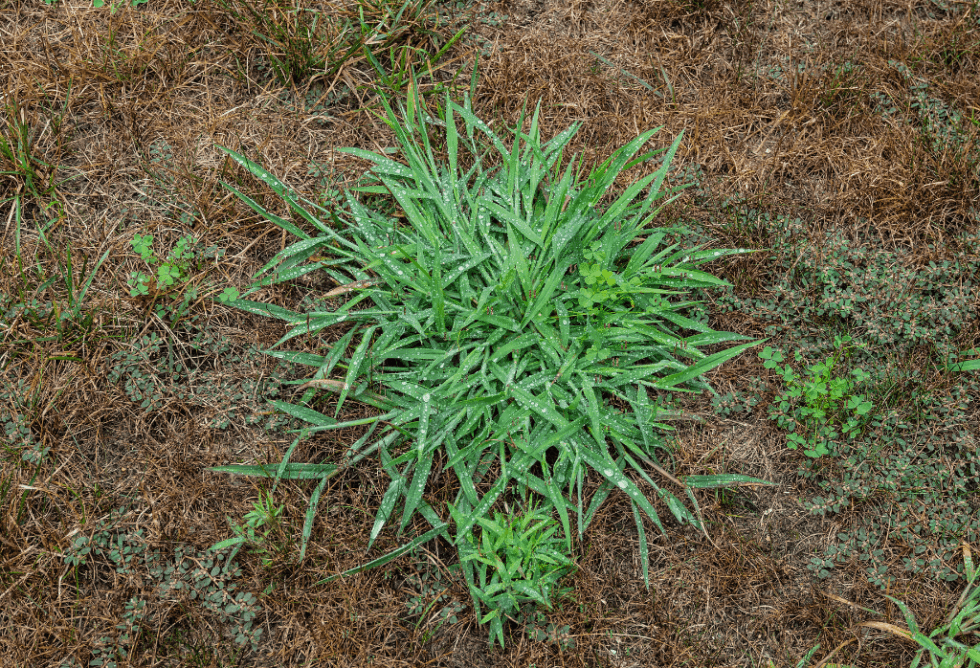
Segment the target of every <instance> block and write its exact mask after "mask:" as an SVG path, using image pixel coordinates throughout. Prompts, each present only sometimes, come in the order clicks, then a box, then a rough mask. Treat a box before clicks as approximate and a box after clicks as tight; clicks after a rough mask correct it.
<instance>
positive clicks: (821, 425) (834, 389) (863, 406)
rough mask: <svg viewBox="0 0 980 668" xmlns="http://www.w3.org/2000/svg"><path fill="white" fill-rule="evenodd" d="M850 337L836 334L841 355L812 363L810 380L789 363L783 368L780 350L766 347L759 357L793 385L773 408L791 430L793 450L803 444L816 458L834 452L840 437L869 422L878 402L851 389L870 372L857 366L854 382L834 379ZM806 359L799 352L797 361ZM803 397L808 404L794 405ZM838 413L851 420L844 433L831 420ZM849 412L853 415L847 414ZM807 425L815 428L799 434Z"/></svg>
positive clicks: (850, 435) (789, 438) (779, 420)
mask: <svg viewBox="0 0 980 668" xmlns="http://www.w3.org/2000/svg"><path fill="white" fill-rule="evenodd" d="M850 340H851V337H850V336H848V335H845V336H843V337H840V336H838V337H835V341H834V344H835V346H837V347H838V348H839V350H838V352H837V354H835V355H834V357H832V358H828V359H827V361H825V362H818V363H817V364H814V365H812V366H810V367H809V369H807V370H806V371H805V373H806V375H807V378H806V379H802V378H800V377H798V376H797V375H796V372H794V371H793V369H792V368H791V367H790V366H789V365H788V364H787V365H786V366H785V367H783V368H780V367H779V363H780V362H782V361H783V354H782V352H780V351H779V350H773V348H772V347H770V346H766V347H765V349H763V350H762V352H760V353H759V357H760V358H761V359H763V360H765V362H764V363H763V366H764V367H765V368H767V369H776V370H777V372H778V373H780V374H781V375H782V376H783V380H785V381H786V384H787V385H788V387H789V389H788V391H787V392H785V393H784V394H783V395H782V397H781V399H782V400H781V402H780V404H779V406H778V409H776V408H770V412H769V415H770V418H772V419H773V420H776V422H777V424H778V425H779V426H780V427H781V428H784V429H788V430H789V431H790V432H791V433H790V434H789V435H788V436H787V439H786V447H788V448H790V449H791V450H796V449H797V448H798V447H802V448H803V452H804V454H806V456H807V457H812V458H814V459H816V458H818V457H822V456H824V455H827V454H830V453H831V448H832V446H833V441H834V439H836V438H837V437H838V436H846V437H847V438H849V439H853V438H854V437H855V436H857V435H858V433H859V430H860V429H861V428H862V427H863V425H864V424H865V423H867V421H868V420H867V418H865V417H864V416H866V415H867V414H868V412H870V411H871V409H872V408H873V407H874V405H873V404H872V403H871V402H870V401H865V399H864V395H860V394H857V395H851V394H850V392H851V389H852V388H853V387H854V385H855V383H861V382H864V381H866V380H867V379H868V374H867V373H865V372H864V371H863V370H862V369H854V370H853V371H851V374H852V375H853V376H854V381H851V380H850V379H848V378H833V377H832V375H831V374H832V372H833V370H834V366H835V365H836V364H837V362H838V361H839V359H840V354H841V352H842V351H843V345H844V344H846V343H848V342H849V341H850ZM802 359H803V357H802V355H801V354H800V353H799V352H797V353H796V361H797V362H799V361H801V360H802ZM845 397H846V401H845V403H844V406H843V408H842V409H840V408H839V402H840V400H842V399H844V398H845ZM801 398H802V399H803V400H804V402H805V405H803V406H796V407H795V408H793V407H792V406H793V405H794V404H795V402H791V401H790V400H791V399H801ZM791 409H792V410H791ZM838 412H843V413H844V414H845V417H846V419H847V422H845V423H844V424H842V425H841V427H840V434H838V432H837V430H836V429H835V428H834V425H833V424H832V423H831V420H832V418H833V417H834V416H835V415H836V414H837V413H838ZM848 415H849V416H850V417H847V416H848ZM803 424H805V425H806V426H807V427H812V432H810V433H808V434H806V435H804V434H801V433H798V432H797V431H796V429H797V427H798V426H800V425H803Z"/></svg>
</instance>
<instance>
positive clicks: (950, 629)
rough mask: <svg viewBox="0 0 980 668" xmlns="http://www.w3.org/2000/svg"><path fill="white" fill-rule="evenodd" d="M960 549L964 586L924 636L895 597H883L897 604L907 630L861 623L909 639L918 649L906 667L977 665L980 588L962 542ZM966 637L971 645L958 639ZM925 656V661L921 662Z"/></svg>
mask: <svg viewBox="0 0 980 668" xmlns="http://www.w3.org/2000/svg"><path fill="white" fill-rule="evenodd" d="M960 546H961V548H962V550H963V561H964V566H965V571H966V573H965V575H966V588H965V589H964V590H963V593H962V594H961V595H960V598H959V600H958V601H957V602H956V605H954V606H953V608H952V610H951V611H950V613H949V616H948V617H947V619H946V623H945V624H943V625H942V626H939V627H937V628H936V629H934V630H933V631H932V632H931V633H930V634H929V635H928V636H926V635H925V634H924V633H922V631H921V630H920V629H919V625H918V624H917V623H916V621H915V616H914V615H913V614H912V612H911V611H910V610H909V609H908V606H907V605H905V604H904V603H902V602H901V601H899V600H898V599H895V598H892V597H891V596H888V597H887V598H888V599H889V600H890V601H892V602H893V603H894V604H895V605H897V606H898V608H899V610H901V611H902V615H903V616H904V617H905V622H906V624H908V629H903V628H901V627H898V626H895V625H894V624H889V623H887V622H864V623H863V624H861V626H866V627H869V628H873V629H877V630H879V631H885V632H887V633H891V634H893V635H895V636H898V637H899V638H902V639H904V640H909V641H912V642H914V643H916V644H918V645H919V647H920V648H921V649H920V650H919V651H918V652H917V653H916V655H915V658H914V659H913V660H912V664H911V665H910V666H909V668H919V666H929V667H930V668H962V667H964V666H966V667H968V668H974V667H975V666H978V665H980V642H978V641H980V587H978V586H976V581H977V576H978V574H980V572H978V570H977V569H976V568H975V567H974V565H973V555H972V551H971V549H970V545H969V544H968V543H967V542H966V541H961V544H960ZM964 636H968V637H970V638H971V639H972V641H973V643H975V644H972V646H971V645H970V644H964V643H963V642H960V639H961V638H963V637H964ZM923 659H926V661H927V663H923Z"/></svg>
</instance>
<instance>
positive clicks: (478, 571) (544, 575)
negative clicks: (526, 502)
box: [449, 505, 576, 647]
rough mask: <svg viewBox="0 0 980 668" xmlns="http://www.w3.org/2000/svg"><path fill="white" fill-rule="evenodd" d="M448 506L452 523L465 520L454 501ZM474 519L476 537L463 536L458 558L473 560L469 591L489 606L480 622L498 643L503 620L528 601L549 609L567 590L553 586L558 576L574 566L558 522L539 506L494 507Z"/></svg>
mask: <svg viewBox="0 0 980 668" xmlns="http://www.w3.org/2000/svg"><path fill="white" fill-rule="evenodd" d="M449 509H450V512H451V513H452V515H453V518H454V519H455V520H456V522H457V523H459V524H462V523H464V522H465V521H466V519H465V517H463V516H462V515H461V514H459V513H458V512H457V511H456V508H455V507H454V506H453V505H450V506H449ZM477 523H478V524H479V527H480V534H481V538H480V540H479V541H477V539H476V538H474V537H473V535H472V534H470V535H469V536H468V540H469V543H470V546H469V547H470V549H469V550H467V552H468V554H466V556H465V557H463V558H462V563H467V562H474V565H475V568H474V569H473V574H474V577H473V579H472V580H471V579H470V577H467V581H468V582H469V585H470V592H471V593H472V594H473V596H474V597H475V598H476V599H479V601H480V602H481V603H483V604H484V605H485V606H486V607H487V610H488V612H487V614H486V615H484V617H483V618H482V619H480V623H481V624H486V623H487V622H489V623H490V642H491V644H492V643H493V640H494V639H496V640H497V641H498V642H499V643H500V646H501V647H503V646H504V631H503V623H504V622H505V621H506V620H507V619H510V620H512V621H516V617H517V615H518V614H519V613H520V611H521V609H522V608H523V607H524V606H525V604H527V603H534V604H537V605H541V606H544V607H546V608H549V609H550V608H551V601H552V599H559V598H561V597H562V596H563V594H564V593H567V592H563V591H562V590H559V589H557V584H558V581H559V580H560V579H561V578H562V577H564V576H565V575H568V574H569V573H571V572H573V571H574V570H575V569H576V566H575V563H574V562H573V561H572V560H571V559H570V558H569V557H567V556H565V554H563V552H564V549H563V544H564V542H565V541H564V539H563V538H561V537H560V536H556V535H555V533H556V532H557V531H558V528H559V526H558V522H557V521H556V520H555V519H554V518H553V517H551V515H550V513H547V512H545V511H543V510H542V509H541V508H536V507H531V508H529V509H527V510H526V511H525V512H523V513H510V514H508V515H507V516H504V515H502V514H500V513H497V514H496V516H495V517H494V519H493V520H490V519H487V518H483V517H481V518H478V519H477ZM465 572H466V573H467V575H469V574H470V571H469V570H467V571H465Z"/></svg>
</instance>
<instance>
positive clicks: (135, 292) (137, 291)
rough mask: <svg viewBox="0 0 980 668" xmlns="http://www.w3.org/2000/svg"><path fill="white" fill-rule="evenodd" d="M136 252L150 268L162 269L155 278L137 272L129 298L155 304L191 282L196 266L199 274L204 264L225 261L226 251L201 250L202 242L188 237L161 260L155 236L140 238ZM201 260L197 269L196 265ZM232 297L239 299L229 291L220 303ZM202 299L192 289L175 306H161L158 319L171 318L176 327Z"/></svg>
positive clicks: (135, 240) (134, 243) (134, 242)
mask: <svg viewBox="0 0 980 668" xmlns="http://www.w3.org/2000/svg"><path fill="white" fill-rule="evenodd" d="M130 243H131V244H132V246H133V250H135V251H136V252H137V253H139V255H140V257H141V258H142V259H143V261H144V262H146V263H147V264H149V265H151V266H152V265H159V266H157V268H156V274H155V275H154V276H150V275H147V274H146V273H144V272H141V271H139V272H133V273H132V274H130V277H129V280H128V281H127V283H128V284H129V286H130V291H129V295H130V296H131V297H141V296H150V297H153V298H154V300H155V299H156V297H157V296H159V295H161V294H169V292H171V291H172V289H173V288H174V286H179V285H180V284H182V283H184V282H186V281H187V280H188V279H189V278H190V271H191V267H192V266H196V268H197V269H198V270H200V269H201V268H202V260H204V259H208V258H215V257H221V256H222V255H223V254H224V250H219V249H218V248H217V247H215V246H211V247H209V248H207V249H206V250H204V251H201V250H200V247H199V246H200V244H199V242H198V241H197V240H196V239H195V238H194V237H192V236H191V235H186V236H183V237H181V238H180V239H178V240H177V244H176V245H175V246H174V248H173V249H172V250H171V251H170V253H169V255H168V256H167V259H166V260H161V259H160V258H159V257H158V256H157V255H156V254H155V253H154V252H153V235H152V234H143V235H140V234H137V235H135V236H134V237H133V239H132V240H131V241H130ZM195 260H197V262H196V265H193V264H192V263H194V261H195ZM230 295H237V291H236V290H235V289H234V288H225V290H224V292H223V293H221V295H220V296H219V299H220V300H224V299H227V298H228V297H229V296H230ZM197 298H198V288H197V286H194V285H190V286H188V287H187V289H186V290H185V291H184V293H183V295H182V299H181V301H180V302H179V303H177V304H175V305H173V306H166V305H163V304H158V305H157V309H156V310H157V315H159V316H161V317H164V316H165V315H169V316H170V318H171V322H172V323H176V322H177V321H178V320H180V319H182V318H183V317H184V316H185V315H186V314H187V313H188V311H189V309H190V306H191V304H192V303H193V302H194V301H196V300H197Z"/></svg>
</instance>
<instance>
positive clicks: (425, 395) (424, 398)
mask: <svg viewBox="0 0 980 668" xmlns="http://www.w3.org/2000/svg"><path fill="white" fill-rule="evenodd" d="M430 399H432V395H431V394H429V393H428V392H426V393H425V394H423V395H422V401H424V402H426V403H428V402H429V400H430Z"/></svg>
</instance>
